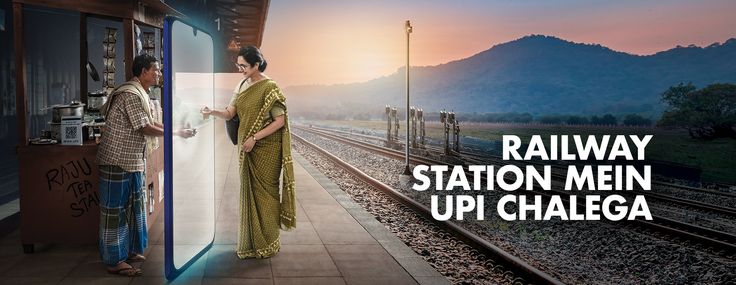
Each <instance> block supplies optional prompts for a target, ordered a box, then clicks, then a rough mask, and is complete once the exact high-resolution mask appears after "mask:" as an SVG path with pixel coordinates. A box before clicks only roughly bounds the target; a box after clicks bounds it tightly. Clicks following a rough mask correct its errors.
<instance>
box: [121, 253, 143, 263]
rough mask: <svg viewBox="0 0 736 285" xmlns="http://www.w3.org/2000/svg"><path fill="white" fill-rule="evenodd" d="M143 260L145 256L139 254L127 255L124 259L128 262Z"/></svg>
mask: <svg viewBox="0 0 736 285" xmlns="http://www.w3.org/2000/svg"><path fill="white" fill-rule="evenodd" d="M144 261H146V257H145V256H143V255H140V254H136V255H133V256H129V257H128V260H126V262H128V263H130V262H144Z"/></svg>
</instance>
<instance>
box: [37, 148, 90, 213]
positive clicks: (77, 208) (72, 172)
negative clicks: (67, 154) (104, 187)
mask: <svg viewBox="0 0 736 285" xmlns="http://www.w3.org/2000/svg"><path fill="white" fill-rule="evenodd" d="M90 180H93V177H92V166H91V165H90V164H89V162H88V161H87V159H86V158H82V159H77V160H72V161H69V162H67V163H63V164H60V165H59V166H57V167H54V168H52V169H49V170H48V171H46V182H47V185H48V191H49V192H53V191H63V192H64V193H65V194H66V195H69V196H70V199H65V201H68V200H71V201H72V202H71V203H70V204H69V206H68V208H69V210H70V215H71V216H72V217H75V218H78V217H81V216H83V215H85V214H86V213H88V212H89V211H90V209H97V208H99V206H100V197H99V193H98V192H97V191H96V190H95V189H96V188H95V186H94V185H92V182H90ZM95 207H96V208H95Z"/></svg>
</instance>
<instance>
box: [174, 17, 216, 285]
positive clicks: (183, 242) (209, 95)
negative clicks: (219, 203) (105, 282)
mask: <svg viewBox="0 0 736 285" xmlns="http://www.w3.org/2000/svg"><path fill="white" fill-rule="evenodd" d="M163 47H164V63H163V73H164V79H165V81H164V88H163V89H164V96H163V103H164V104H163V110H164V114H163V118H164V131H165V134H164V159H165V160H164V207H165V211H164V215H165V216H164V222H165V224H164V238H165V241H164V254H165V256H164V263H165V272H166V278H167V279H169V280H173V279H174V278H176V277H177V276H179V275H180V274H181V273H182V272H184V271H185V270H186V269H187V268H188V267H189V266H190V265H192V264H193V263H194V262H196V261H197V259H198V258H200V257H201V256H202V255H203V254H205V253H206V252H207V250H209V249H210V248H211V247H212V242H213V241H214V238H215V153H214V150H215V148H214V144H215V136H214V135H215V128H214V120H207V121H205V120H203V118H202V115H201V114H200V112H199V110H200V108H202V106H213V105H214V58H215V57H214V44H213V40H212V36H210V35H209V34H207V33H205V32H204V31H202V30H200V29H197V28H196V27H195V26H193V25H191V24H189V23H187V22H185V21H183V20H181V19H177V18H173V17H168V18H166V19H165V21H164V45H163ZM181 129H195V130H196V135H195V136H194V137H191V138H183V137H180V136H177V135H175V134H176V132H177V131H178V130H181Z"/></svg>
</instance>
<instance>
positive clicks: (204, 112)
mask: <svg viewBox="0 0 736 285" xmlns="http://www.w3.org/2000/svg"><path fill="white" fill-rule="evenodd" d="M199 112H200V113H202V118H203V119H205V120H207V119H209V117H210V115H211V114H212V112H214V110H212V109H210V108H209V107H207V106H204V107H202V109H200V110H199Z"/></svg>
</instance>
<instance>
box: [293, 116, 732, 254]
mask: <svg viewBox="0 0 736 285" xmlns="http://www.w3.org/2000/svg"><path fill="white" fill-rule="evenodd" d="M296 128H297V129H300V130H303V131H306V132H309V133H312V134H315V135H319V136H322V137H325V138H328V139H330V140H334V141H338V142H340V143H344V144H347V145H351V146H354V147H357V148H360V149H363V150H366V151H369V152H373V153H376V154H378V155H382V156H385V157H390V158H394V159H399V160H403V159H405V154H404V153H403V152H402V151H398V150H394V149H391V148H386V147H381V146H376V145H373V144H370V143H366V142H362V141H358V140H353V139H349V138H346V137H343V136H337V135H334V134H330V133H326V132H325V131H322V130H315V129H312V128H303V127H296ZM410 162H411V163H413V164H426V165H447V163H445V162H442V161H438V160H433V159H429V158H425V157H420V156H416V155H411V156H410ZM467 173H472V172H467ZM482 179H485V178H484V177H482ZM535 190H536V189H535ZM550 192H551V193H554V194H556V195H560V196H561V197H567V196H569V195H570V194H569V193H568V192H563V191H559V190H551V191H536V192H535V193H537V194H540V195H543V196H547V197H549V196H551V195H552V194H551V193H550ZM510 193H515V192H510ZM578 205H579V206H580V207H583V208H584V204H583V203H578ZM652 218H653V220H652V221H645V220H632V221H621V222H628V223H631V224H633V225H634V226H637V227H641V228H643V229H647V230H653V231H655V232H660V233H664V234H665V235H668V236H673V237H676V238H678V239H684V240H687V241H690V242H695V243H697V244H700V245H703V246H706V247H707V248H710V249H711V250H712V251H714V252H718V253H720V254H724V255H727V256H729V255H734V254H736V236H734V235H732V234H729V233H726V232H722V231H717V230H713V229H709V228H705V227H702V226H698V225H695V224H691V223H686V222H681V221H676V220H673V219H669V218H666V217H662V216H657V215H652Z"/></svg>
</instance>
